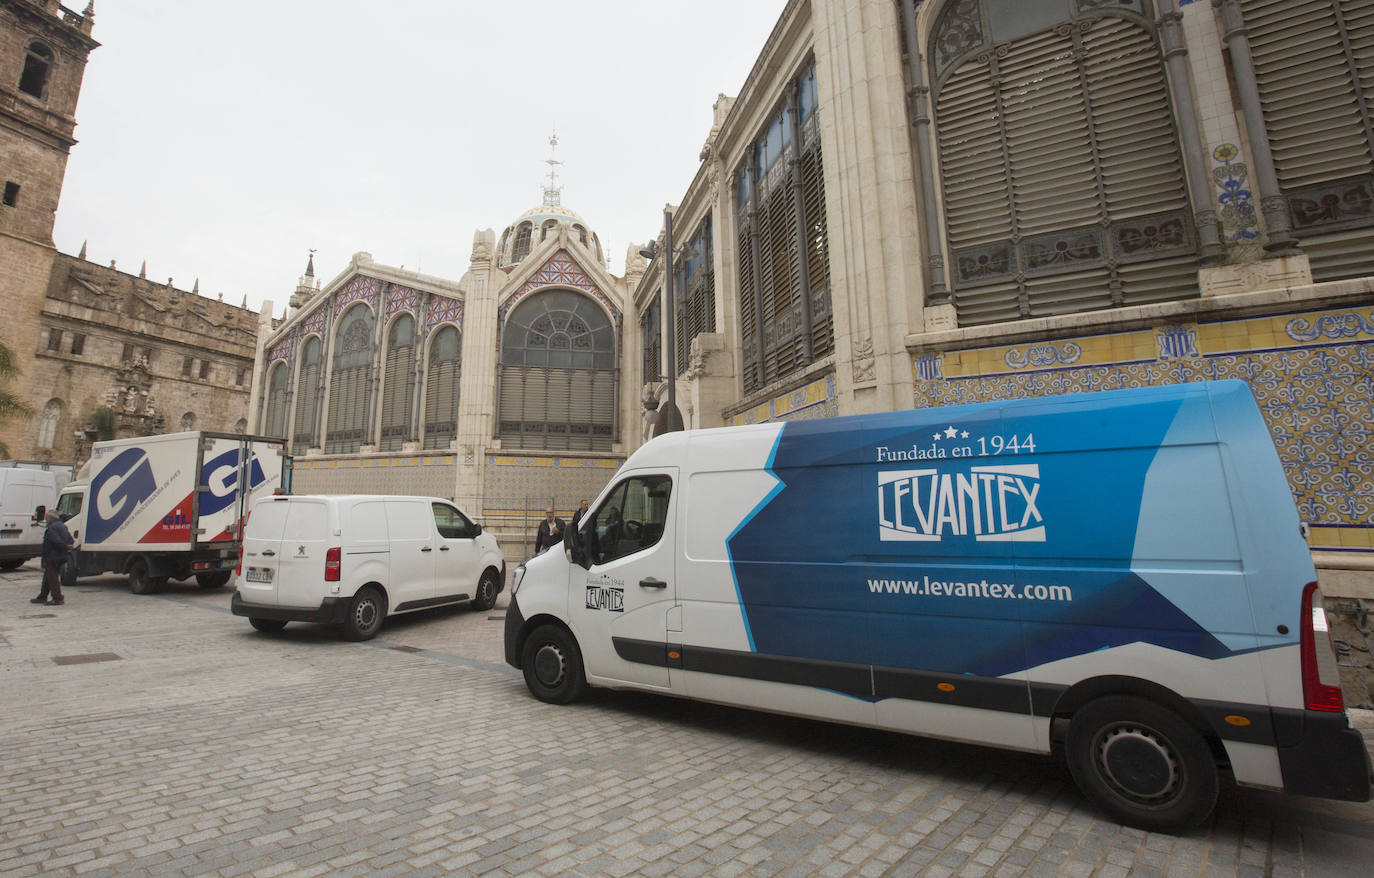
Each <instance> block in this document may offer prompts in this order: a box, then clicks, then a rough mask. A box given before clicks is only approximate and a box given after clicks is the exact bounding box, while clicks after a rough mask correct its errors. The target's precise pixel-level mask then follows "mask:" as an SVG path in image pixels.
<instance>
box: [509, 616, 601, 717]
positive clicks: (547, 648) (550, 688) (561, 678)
mask: <svg viewBox="0 0 1374 878" xmlns="http://www.w3.org/2000/svg"><path fill="white" fill-rule="evenodd" d="M520 667H521V668H522V669H523V670H524V672H525V685H526V686H528V687H529V690H530V692H531V693H533V694H534V697H535V698H538V699H539V700H540V701H544V702H547V703H549V704H569V703H571V702H573V701H576V700H577V699H579V698H581V697H582V695H583V693H584V692H585V691H586V689H587V678H586V677H585V676H583V673H582V652H581V650H579V649H578V648H577V641H576V640H575V639H574V638H573V636H572V634H570V633H568V632H567V631H566V630H565V629H563V628H560V627H558V626H557V625H540V626H539V627H538V628H536V629H534V631H532V632H531V633H530V636H529V637H527V638H526V639H525V646H524V649H523V650H521V654H520Z"/></svg>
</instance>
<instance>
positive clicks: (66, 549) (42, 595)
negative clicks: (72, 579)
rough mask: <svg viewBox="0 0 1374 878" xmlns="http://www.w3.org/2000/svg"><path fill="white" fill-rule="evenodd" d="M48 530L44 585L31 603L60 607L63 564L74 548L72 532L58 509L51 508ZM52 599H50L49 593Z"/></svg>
mask: <svg viewBox="0 0 1374 878" xmlns="http://www.w3.org/2000/svg"><path fill="white" fill-rule="evenodd" d="M46 518H47V520H48V527H47V530H45V531H43V587H42V589H41V590H40V591H39V592H38V597H36V598H33V599H31V600H30V601H29V603H31V604H47V605H48V606H50V607H60V606H62V604H63V603H64V601H63V600H62V564H63V563H64V562H65V561H66V560H67V555H68V553H70V552H71V550H72V534H71V531H69V530H67V526H66V525H65V524H63V523H62V519H60V518H58V516H57V512H56V510H53V509H49V510H48V514H47V516H46ZM50 594H51V595H52V600H48V595H50Z"/></svg>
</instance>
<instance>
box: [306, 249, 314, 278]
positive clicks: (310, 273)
mask: <svg viewBox="0 0 1374 878" xmlns="http://www.w3.org/2000/svg"><path fill="white" fill-rule="evenodd" d="M305 276H306V277H314V276H315V251H314V250H311V251H310V258H309V259H308V260H306V263H305Z"/></svg>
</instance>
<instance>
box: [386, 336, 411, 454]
mask: <svg viewBox="0 0 1374 878" xmlns="http://www.w3.org/2000/svg"><path fill="white" fill-rule="evenodd" d="M385 368H386V371H385V372H383V373H382V439H381V444H380V445H379V446H378V448H379V449H380V450H381V451H400V450H401V445H402V444H403V443H404V442H405V441H406V440H407V439H409V438H410V433H411V417H410V415H411V411H412V409H413V408H414V405H413V400H414V397H415V318H414V317H411V316H410V315H409V314H402V315H401V316H400V317H397V318H396V319H395V320H394V321H393V322H392V324H391V328H390V329H389V330H387V334H386V365H385Z"/></svg>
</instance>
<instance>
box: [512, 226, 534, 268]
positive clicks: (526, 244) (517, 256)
mask: <svg viewBox="0 0 1374 878" xmlns="http://www.w3.org/2000/svg"><path fill="white" fill-rule="evenodd" d="M533 230H534V227H533V226H532V225H530V224H529V223H521V224H520V228H518V229H516V231H515V246H514V247H512V248H511V254H510V261H511V262H519V261H520V260H522V259H524V258H525V257H526V256H528V255H530V234H531V232H532V231H533Z"/></svg>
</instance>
